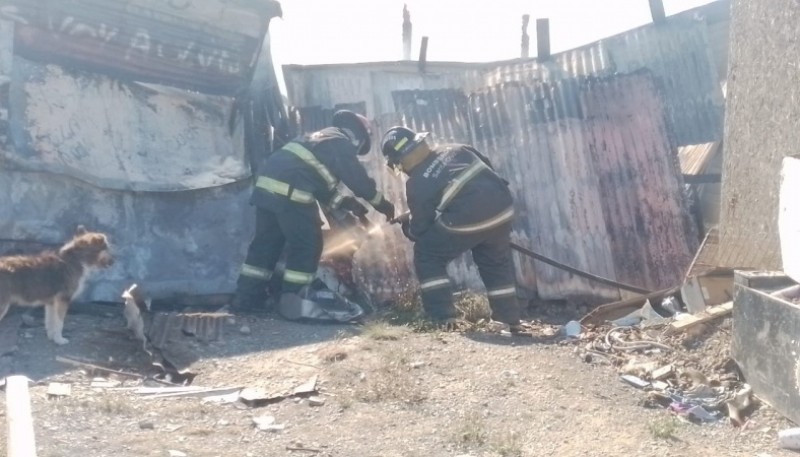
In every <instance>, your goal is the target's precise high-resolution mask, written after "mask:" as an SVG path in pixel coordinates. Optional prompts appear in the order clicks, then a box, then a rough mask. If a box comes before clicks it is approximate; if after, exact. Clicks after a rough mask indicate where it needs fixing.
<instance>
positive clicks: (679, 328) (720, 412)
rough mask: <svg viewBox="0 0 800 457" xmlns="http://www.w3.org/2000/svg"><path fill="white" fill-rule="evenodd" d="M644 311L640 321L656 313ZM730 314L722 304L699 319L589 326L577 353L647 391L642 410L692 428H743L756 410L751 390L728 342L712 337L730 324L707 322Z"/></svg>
mask: <svg viewBox="0 0 800 457" xmlns="http://www.w3.org/2000/svg"><path fill="white" fill-rule="evenodd" d="M643 309H645V310H644V311H643V312H641V313H639V314H638V315H639V316H640V317H641V316H646V315H647V314H648V313H651V312H655V310H654V309H653V308H652V306H651V305H650V302H649V300H648V301H646V302H645V304H644V305H643ZM730 310H731V304H730V303H726V304H724V305H719V306H715V307H711V308H709V309H707V310H706V311H705V312H703V313H702V314H701V315H697V316H693V315H687V316H688V317H682V316H680V311H679V310H676V311H677V312H676V313H675V314H676V315H673V316H672V317H669V318H663V317H662V318H660V319H655V322H653V319H649V318H645V319H641V320H639V322H638V323H637V324H634V325H626V326H617V323H618V321H615V322H611V323H608V324H606V325H600V326H590V327H588V328H587V330H586V331H585V332H583V333H582V334H581V336H580V338H579V339H578V344H580V346H579V347H577V348H576V352H577V354H578V355H579V356H580V357H581V358H582V359H583V360H584V361H585V362H590V363H591V362H594V361H595V360H598V359H602V360H604V361H606V362H608V363H609V364H611V365H613V366H614V367H616V369H617V370H618V372H619V373H620V379H621V380H622V381H624V382H626V383H627V384H630V385H631V386H633V387H636V388H637V389H641V390H644V391H645V392H647V395H648V396H647V400H646V401H645V404H646V405H649V406H659V407H664V408H666V409H667V410H669V411H671V412H672V413H674V414H676V415H678V416H681V417H683V418H685V419H687V420H689V421H692V422H696V423H705V422H717V421H720V420H722V419H724V418H729V419H730V422H731V424H733V425H734V426H737V427H738V426H742V425H743V424H744V423H745V422H746V416H747V414H748V413H750V412H752V411H751V410H752V409H753V407H754V406H755V402H754V401H753V396H752V388H751V387H750V386H749V385H747V384H745V383H744V382H743V381H742V380H741V379H740V377H739V374H738V372H737V371H736V370H735V364H734V363H732V360H731V359H730V349H729V345H728V340H727V337H726V338H725V339H720V338H718V337H716V335H717V334H718V333H723V332H727V331H728V329H729V328H730V325H731V320H730V319H726V320H724V321H721V322H711V321H713V320H716V319H720V320H721V319H722V317H723V316H727V315H728V314H730ZM712 324H716V325H712ZM693 329H697V331H691V330H693Z"/></svg>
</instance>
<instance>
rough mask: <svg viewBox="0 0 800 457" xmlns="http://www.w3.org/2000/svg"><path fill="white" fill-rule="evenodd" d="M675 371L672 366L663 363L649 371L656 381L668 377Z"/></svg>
mask: <svg viewBox="0 0 800 457" xmlns="http://www.w3.org/2000/svg"><path fill="white" fill-rule="evenodd" d="M674 372H675V369H674V368H673V366H672V365H671V364H670V365H664V366H663V367H660V368H656V369H655V370H653V371H651V372H650V377H652V378H653V379H654V380H656V381H663V380H664V379H666V378H668V377H670V376H671V375H672V374H673V373H674Z"/></svg>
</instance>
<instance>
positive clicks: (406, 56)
mask: <svg viewBox="0 0 800 457" xmlns="http://www.w3.org/2000/svg"><path fill="white" fill-rule="evenodd" d="M411 30H412V25H411V13H410V12H409V11H408V6H407V5H403V60H411Z"/></svg>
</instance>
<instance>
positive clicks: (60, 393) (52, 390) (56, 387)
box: [47, 382, 72, 397]
mask: <svg viewBox="0 0 800 457" xmlns="http://www.w3.org/2000/svg"><path fill="white" fill-rule="evenodd" d="M70 395H72V384H67V383H63V382H51V383H50V384H48V385H47V396H48V397H69V396H70Z"/></svg>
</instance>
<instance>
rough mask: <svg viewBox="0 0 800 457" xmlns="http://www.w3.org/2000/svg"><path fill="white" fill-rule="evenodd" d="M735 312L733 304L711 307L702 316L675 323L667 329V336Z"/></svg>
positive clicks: (697, 315)
mask: <svg viewBox="0 0 800 457" xmlns="http://www.w3.org/2000/svg"><path fill="white" fill-rule="evenodd" d="M732 311H733V302H728V303H723V304H721V305H717V306H709V307H708V308H706V310H705V311H704V312H702V313H700V314H694V315H691V316H689V317H687V318H685V319H681V320H679V321H675V322H673V323H671V324H670V326H669V327H667V334H673V333H679V332H683V331H685V330H687V329H689V328H691V327H694V326H696V325H699V324H703V323H705V322H709V321H712V320H714V319H718V318H720V317H722V316H726V315H728V314H730V313H731V312H732Z"/></svg>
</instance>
